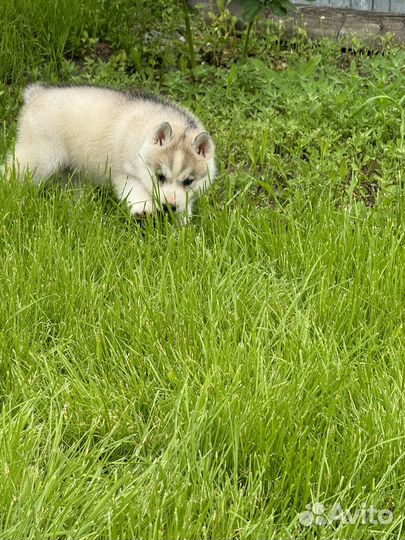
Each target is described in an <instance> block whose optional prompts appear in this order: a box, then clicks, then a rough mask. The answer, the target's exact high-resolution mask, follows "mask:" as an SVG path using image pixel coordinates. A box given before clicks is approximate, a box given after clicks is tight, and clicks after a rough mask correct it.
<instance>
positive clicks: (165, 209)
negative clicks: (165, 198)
mask: <svg viewBox="0 0 405 540" xmlns="http://www.w3.org/2000/svg"><path fill="white" fill-rule="evenodd" d="M162 208H163V212H165V213H166V214H168V213H169V212H170V211H171V212H175V211H176V205H175V204H163V205H162Z"/></svg>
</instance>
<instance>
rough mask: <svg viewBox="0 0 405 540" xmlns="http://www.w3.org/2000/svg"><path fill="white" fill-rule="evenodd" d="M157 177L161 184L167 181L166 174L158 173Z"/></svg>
mask: <svg viewBox="0 0 405 540" xmlns="http://www.w3.org/2000/svg"><path fill="white" fill-rule="evenodd" d="M157 179H158V180H159V182H160V183H161V184H163V183H164V182H165V181H166V176H165V175H164V174H158V175H157Z"/></svg>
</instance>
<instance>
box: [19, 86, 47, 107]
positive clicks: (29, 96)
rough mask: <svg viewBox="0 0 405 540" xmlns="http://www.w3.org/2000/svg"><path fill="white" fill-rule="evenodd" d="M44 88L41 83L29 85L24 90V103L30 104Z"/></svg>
mask: <svg viewBox="0 0 405 540" xmlns="http://www.w3.org/2000/svg"><path fill="white" fill-rule="evenodd" d="M45 88H46V86H45V85H44V84H42V83H34V84H29V85H28V86H27V87H26V89H25V90H24V103H25V104H27V103H30V102H31V101H32V100H33V99H34V97H35V96H36V95H38V94H39V93H40V92H42V90H45Z"/></svg>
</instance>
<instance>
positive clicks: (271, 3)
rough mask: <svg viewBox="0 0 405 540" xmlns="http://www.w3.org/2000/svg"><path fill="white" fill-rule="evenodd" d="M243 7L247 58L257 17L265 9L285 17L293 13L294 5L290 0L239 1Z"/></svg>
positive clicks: (244, 52)
mask: <svg viewBox="0 0 405 540" xmlns="http://www.w3.org/2000/svg"><path fill="white" fill-rule="evenodd" d="M238 1H239V3H240V5H241V7H242V17H243V19H244V20H245V22H246V23H247V25H248V26H247V29H246V37H245V46H244V49H243V56H245V57H246V55H247V50H248V44H249V38H250V33H251V30H252V26H253V23H254V21H255V19H256V17H257V16H258V15H259V14H260V13H262V11H263V10H264V9H267V10H270V11H271V12H272V13H274V15H278V16H279V17H284V16H285V15H287V13H288V12H289V11H293V10H294V9H295V8H294V5H293V4H292V2H291V1H290V0H238Z"/></svg>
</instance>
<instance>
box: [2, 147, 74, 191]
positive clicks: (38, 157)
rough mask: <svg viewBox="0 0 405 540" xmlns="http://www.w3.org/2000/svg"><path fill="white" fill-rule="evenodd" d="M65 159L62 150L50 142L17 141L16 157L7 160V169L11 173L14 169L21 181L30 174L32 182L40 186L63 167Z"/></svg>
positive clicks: (11, 156) (12, 156)
mask: <svg viewBox="0 0 405 540" xmlns="http://www.w3.org/2000/svg"><path fill="white" fill-rule="evenodd" d="M63 157H64V156H63V155H62V152H61V151H60V149H58V148H57V147H56V145H55V144H53V143H51V142H49V141H24V140H23V141H17V144H16V147H15V153H14V155H10V156H9V158H8V160H7V167H8V168H9V169H10V171H12V170H13V169H14V170H15V174H16V176H17V177H18V178H20V179H24V177H25V175H26V174H27V172H29V173H30V175H31V178H32V180H33V181H34V182H35V183H36V184H39V183H41V182H42V181H44V180H47V179H48V178H49V177H50V176H52V175H53V174H55V173H56V172H57V171H58V170H59V169H60V168H61V167H62V166H63V162H64V161H65V160H64V159H63ZM9 174H10V173H9Z"/></svg>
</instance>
